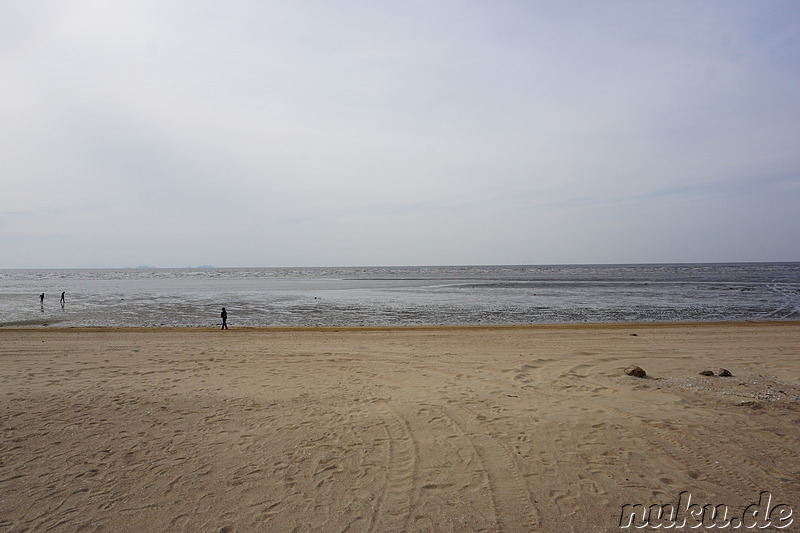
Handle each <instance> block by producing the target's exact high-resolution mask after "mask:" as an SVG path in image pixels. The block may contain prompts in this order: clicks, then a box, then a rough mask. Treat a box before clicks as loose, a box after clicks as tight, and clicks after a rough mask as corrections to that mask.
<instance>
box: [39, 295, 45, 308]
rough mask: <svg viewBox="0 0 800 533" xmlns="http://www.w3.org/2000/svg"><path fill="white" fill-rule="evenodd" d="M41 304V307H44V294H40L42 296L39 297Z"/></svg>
mask: <svg viewBox="0 0 800 533" xmlns="http://www.w3.org/2000/svg"><path fill="white" fill-rule="evenodd" d="M39 303H40V304H41V305H44V293H42V294H40V295H39Z"/></svg>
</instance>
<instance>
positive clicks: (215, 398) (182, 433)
mask: <svg viewBox="0 0 800 533" xmlns="http://www.w3.org/2000/svg"><path fill="white" fill-rule="evenodd" d="M798 356H800V323H797V322H792V323H776V322H772V323H757V324H756V323H744V324H661V325H645V324H642V325H602V326H588V325H587V326H584V325H581V326H531V327H506V328H502V327H496V328H478V327H465V328H398V329H369V328H365V329H301V330H279V329H243V330H235V329H232V330H229V331H218V330H210V329H7V328H3V329H0V422H1V425H2V434H1V435H0V531H50V530H53V531H127V530H130V531H209V532H221V531H227V532H233V531H238V532H243V531H278V532H282V531H325V532H328V531H351V532H366V531H376V532H384V531H455V532H461V531H545V532H560V531H579V532H589V531H620V529H619V522H620V516H621V509H622V506H623V505H625V504H631V505H632V504H636V503H641V504H643V505H645V506H647V505H651V504H666V503H669V502H677V500H678V497H679V494H680V493H681V492H682V491H688V492H689V493H690V494H691V496H692V498H693V502H698V503H700V504H701V505H702V504H715V505H717V504H724V505H726V506H728V507H729V508H730V509H731V511H732V512H738V511H741V510H743V509H745V508H746V507H747V506H748V505H749V504H751V503H757V502H758V500H759V494H760V493H761V492H762V491H769V493H770V494H771V496H772V498H773V499H772V504H773V506H774V505H775V504H776V503H782V504H785V505H787V506H789V508H791V509H793V510H794V517H793V520H794V523H793V524H792V525H791V526H789V527H788V528H786V529H784V531H791V530H800V516H798V513H800V497H799V495H800V456H799V455H798V454H799V452H800V449H799V448H800V446H798V443H799V442H800V440H798V437H800V357H798ZM630 364H636V365H639V366H641V367H643V368H644V369H645V370H646V371H647V373H648V374H649V376H648V378H646V379H639V378H634V377H630V376H626V375H625V374H624V373H623V369H624V368H625V367H627V366H628V365H630ZM720 367H724V368H727V369H729V370H731V372H732V373H733V374H734V377H731V378H722V377H703V376H699V375H698V372H700V371H701V370H705V369H710V370H714V371H717V370H718V369H719V368H720ZM784 510H785V508H784ZM740 514H741V513H740ZM773 525H774V524H773Z"/></svg>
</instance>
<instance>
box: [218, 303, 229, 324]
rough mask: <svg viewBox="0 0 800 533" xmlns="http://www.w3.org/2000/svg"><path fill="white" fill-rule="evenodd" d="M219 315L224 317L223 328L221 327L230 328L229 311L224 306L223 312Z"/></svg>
mask: <svg viewBox="0 0 800 533" xmlns="http://www.w3.org/2000/svg"><path fill="white" fill-rule="evenodd" d="M219 316H220V317H222V328H220V329H228V312H227V311H226V310H225V308H224V307H223V308H222V314H220V315H219Z"/></svg>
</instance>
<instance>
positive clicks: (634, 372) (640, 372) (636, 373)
mask: <svg viewBox="0 0 800 533" xmlns="http://www.w3.org/2000/svg"><path fill="white" fill-rule="evenodd" d="M625 373H626V374H628V375H629V376H633V377H636V378H643V377H645V376H647V372H645V371H644V369H643V368H641V367H638V366H636V365H631V366H629V367H628V368H626V369H625Z"/></svg>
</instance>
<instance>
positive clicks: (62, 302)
mask: <svg viewBox="0 0 800 533" xmlns="http://www.w3.org/2000/svg"><path fill="white" fill-rule="evenodd" d="M65 294H67V293H66V291H61V305H64V295H65Z"/></svg>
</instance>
